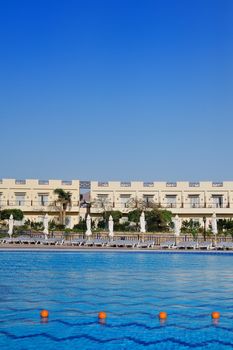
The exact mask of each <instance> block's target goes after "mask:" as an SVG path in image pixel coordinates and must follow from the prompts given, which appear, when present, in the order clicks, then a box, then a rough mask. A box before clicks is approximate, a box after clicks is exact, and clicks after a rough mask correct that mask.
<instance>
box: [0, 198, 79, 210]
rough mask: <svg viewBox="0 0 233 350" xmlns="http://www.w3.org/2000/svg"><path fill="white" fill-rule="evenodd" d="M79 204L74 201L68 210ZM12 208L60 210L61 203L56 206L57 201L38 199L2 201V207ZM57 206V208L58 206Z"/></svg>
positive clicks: (0, 203) (0, 204) (0, 206)
mask: <svg viewBox="0 0 233 350" xmlns="http://www.w3.org/2000/svg"><path fill="white" fill-rule="evenodd" d="M78 206H79V201H72V204H71V206H70V207H68V210H69V209H71V210H72V208H74V207H78ZM9 207H10V208H12V207H16V208H17V207H24V208H25V207H27V208H29V210H39V209H41V210H42V209H45V208H47V209H50V210H58V208H59V204H57V206H55V202H46V201H38V200H34V201H33V200H1V201H0V208H1V209H3V208H9ZM56 207H57V208H56Z"/></svg>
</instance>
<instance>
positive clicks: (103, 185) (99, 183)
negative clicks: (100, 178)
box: [98, 182, 108, 187]
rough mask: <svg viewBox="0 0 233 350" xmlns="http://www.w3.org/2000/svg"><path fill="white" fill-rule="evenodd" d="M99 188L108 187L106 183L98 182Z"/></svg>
mask: <svg viewBox="0 0 233 350" xmlns="http://www.w3.org/2000/svg"><path fill="white" fill-rule="evenodd" d="M98 186H99V187H108V182H98Z"/></svg>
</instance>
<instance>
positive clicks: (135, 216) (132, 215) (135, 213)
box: [128, 209, 142, 224]
mask: <svg viewBox="0 0 233 350" xmlns="http://www.w3.org/2000/svg"><path fill="white" fill-rule="evenodd" d="M141 214H142V211H141V210H140V209H135V210H132V211H130V212H129V213H128V219H129V221H130V222H135V223H136V224H138V222H139V221H140V216H141Z"/></svg>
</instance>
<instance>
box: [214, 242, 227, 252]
mask: <svg viewBox="0 0 233 350" xmlns="http://www.w3.org/2000/svg"><path fill="white" fill-rule="evenodd" d="M225 243H226V242H218V243H217V244H216V245H215V249H217V250H223V249H224V244H225Z"/></svg>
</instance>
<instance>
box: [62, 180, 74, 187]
mask: <svg viewBox="0 0 233 350" xmlns="http://www.w3.org/2000/svg"><path fill="white" fill-rule="evenodd" d="M61 184H62V185H64V186H70V185H72V181H69V180H68V181H66V180H62V182H61Z"/></svg>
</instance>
